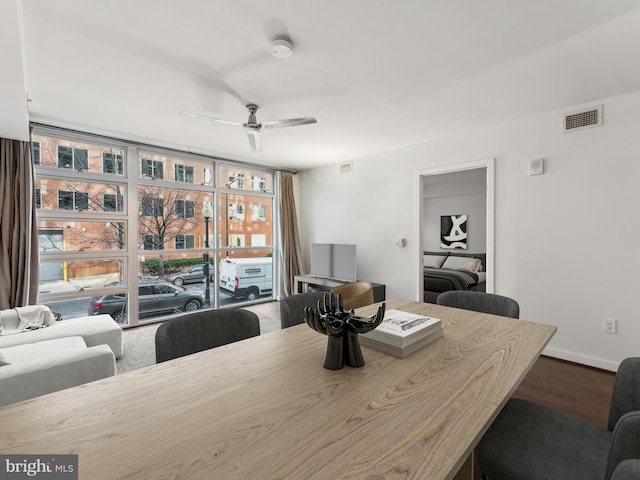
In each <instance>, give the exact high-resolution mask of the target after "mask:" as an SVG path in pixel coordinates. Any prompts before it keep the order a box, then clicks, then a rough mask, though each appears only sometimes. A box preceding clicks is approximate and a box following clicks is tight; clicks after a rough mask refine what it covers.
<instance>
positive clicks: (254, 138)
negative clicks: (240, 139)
mask: <svg viewBox="0 0 640 480" xmlns="http://www.w3.org/2000/svg"><path fill="white" fill-rule="evenodd" d="M247 138H248V139H249V145H251V151H252V152H259V151H260V148H261V145H260V133H249V132H247Z"/></svg>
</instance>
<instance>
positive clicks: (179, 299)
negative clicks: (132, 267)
mask: <svg viewBox="0 0 640 480" xmlns="http://www.w3.org/2000/svg"><path fill="white" fill-rule="evenodd" d="M203 305H204V293H203V292H202V291H199V290H186V289H184V288H182V287H178V286H175V285H172V284H170V283H167V282H149V283H140V284H139V286H138V306H139V315H140V318H148V317H155V316H158V315H170V314H172V313H178V312H191V311H194V310H199V309H201V308H202V306H203ZM103 313H108V314H109V315H111V317H112V318H113V319H114V320H115V321H116V322H117V323H120V324H123V323H127V297H126V294H125V293H116V294H112V295H102V296H100V297H93V298H92V299H91V302H90V304H89V315H100V314H103Z"/></svg>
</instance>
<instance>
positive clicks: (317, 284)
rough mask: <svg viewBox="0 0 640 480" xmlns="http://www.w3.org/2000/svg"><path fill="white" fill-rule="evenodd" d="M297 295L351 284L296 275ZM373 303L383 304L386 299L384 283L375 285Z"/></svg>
mask: <svg viewBox="0 0 640 480" xmlns="http://www.w3.org/2000/svg"><path fill="white" fill-rule="evenodd" d="M293 280H294V283H295V291H296V293H304V292H306V291H307V290H309V289H310V288H311V289H314V290H319V291H327V292H329V291H331V289H332V288H333V287H339V286H340V285H344V284H345V283H351V282H349V281H347V280H338V279H336V278H326V277H318V276H316V275H296V276H295V277H293ZM371 285H372V286H373V301H374V302H376V303H377V302H383V301H384V300H385V299H386V287H385V285H383V284H382V283H373V282H371Z"/></svg>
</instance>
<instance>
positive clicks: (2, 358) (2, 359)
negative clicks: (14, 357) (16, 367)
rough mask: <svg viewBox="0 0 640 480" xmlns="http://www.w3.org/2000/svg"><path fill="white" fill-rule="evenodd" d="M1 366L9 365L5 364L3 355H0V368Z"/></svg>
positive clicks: (5, 360)
mask: <svg viewBox="0 0 640 480" xmlns="http://www.w3.org/2000/svg"><path fill="white" fill-rule="evenodd" d="M3 365H9V362H7V359H6V358H4V355H2V353H0V367H2V366H3Z"/></svg>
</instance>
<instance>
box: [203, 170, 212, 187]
mask: <svg viewBox="0 0 640 480" xmlns="http://www.w3.org/2000/svg"><path fill="white" fill-rule="evenodd" d="M202 184H203V185H213V176H212V175H211V169H210V168H203V169H202Z"/></svg>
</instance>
